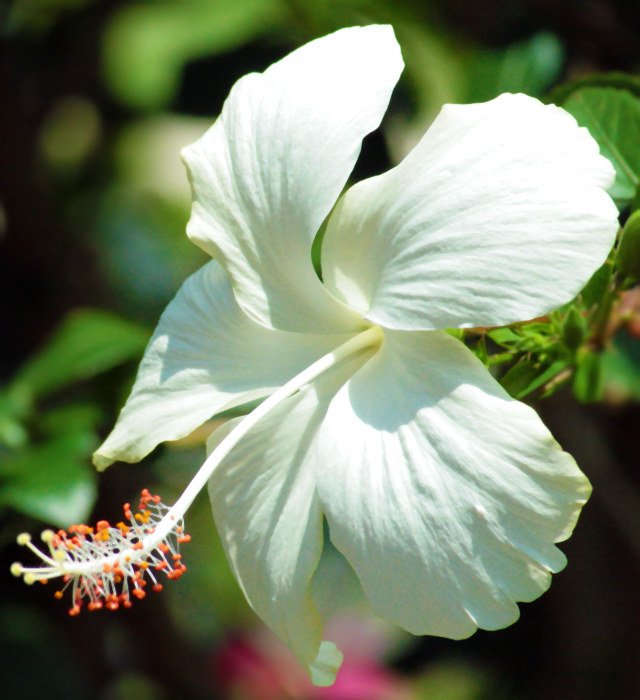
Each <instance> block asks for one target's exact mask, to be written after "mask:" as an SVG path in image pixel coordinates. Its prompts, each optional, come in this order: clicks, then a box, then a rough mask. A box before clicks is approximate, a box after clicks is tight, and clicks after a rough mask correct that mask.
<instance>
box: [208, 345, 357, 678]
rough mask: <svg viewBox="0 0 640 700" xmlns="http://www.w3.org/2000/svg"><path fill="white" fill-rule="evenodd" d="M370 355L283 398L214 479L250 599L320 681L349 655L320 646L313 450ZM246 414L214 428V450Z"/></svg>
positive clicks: (228, 544) (224, 528)
mask: <svg viewBox="0 0 640 700" xmlns="http://www.w3.org/2000/svg"><path fill="white" fill-rule="evenodd" d="M366 357H368V355H367V354H365V355H363V356H361V357H359V358H356V359H355V360H351V361H350V362H348V363H347V364H346V365H342V366H339V367H336V368H334V369H333V370H331V371H330V372H329V373H328V374H326V375H323V376H322V377H321V378H320V379H318V380H316V381H315V382H314V383H313V384H312V385H310V386H307V387H306V388H305V389H303V390H301V391H299V392H298V393H297V394H295V395H294V396H292V397H291V398H289V399H287V400H286V401H285V402H284V403H282V404H280V405H279V406H278V407H277V408H276V409H274V410H273V411H272V412H271V413H269V414H268V415H267V416H266V417H265V418H263V419H262V420H261V421H260V422H259V423H258V424H257V425H256V426H255V427H254V428H252V429H251V430H250V432H249V433H248V434H247V435H246V436H245V437H244V438H243V439H242V440H241V441H240V442H239V443H238V445H237V446H236V447H235V448H234V449H233V450H232V451H231V452H230V453H229V455H228V456H227V457H226V458H225V459H224V460H223V461H222V462H221V464H220V465H219V466H218V467H217V468H216V470H215V471H214V473H213V475H212V477H211V478H210V480H209V496H210V498H211V505H212V508H213V516H214V519H215V521H216V525H217V527H218V532H219V533H220V537H221V539H222V543H223V545H224V548H225V551H226V553H227V557H228V559H229V563H230V564H231V568H232V569H233V572H234V574H235V576H236V578H237V579H238V583H239V584H240V586H241V588H242V590H243V592H244V594H245V595H246V597H247V600H248V601H249V603H250V604H251V606H252V607H253V609H254V610H255V611H256V613H257V614H258V615H260V617H261V618H262V619H263V620H264V621H265V622H266V623H267V624H268V625H269V627H271V629H272V630H273V631H274V632H275V633H276V634H277V635H278V636H279V637H280V639H282V641H283V642H284V643H285V644H287V646H289V647H290V648H291V649H292V650H293V652H294V653H295V654H296V656H297V657H298V659H299V660H300V662H301V663H302V665H303V666H304V667H305V668H307V670H308V672H309V674H310V675H311V676H312V679H313V680H314V682H315V683H316V684H318V685H331V683H333V680H334V678H335V673H336V672H337V670H338V667H339V662H340V661H341V658H342V657H341V655H340V654H339V652H337V650H335V647H333V646H332V645H331V644H329V643H325V645H324V646H323V647H322V648H321V647H320V642H321V639H322V623H321V619H320V616H319V614H318V612H317V610H316V608H315V605H314V604H313V602H312V598H311V590H310V581H311V577H312V576H313V573H314V571H315V569H316V567H317V565H318V562H319V560H320V554H321V552H322V539H323V537H322V510H321V508H320V501H319V499H318V495H317V492H316V477H315V463H314V458H315V450H314V449H313V447H314V443H315V437H316V433H317V430H318V427H319V425H320V423H321V422H322V419H323V417H324V415H325V413H326V410H327V407H328V405H329V402H330V401H331V399H332V397H333V396H335V394H336V392H337V391H338V389H339V388H340V387H341V386H342V385H343V384H344V382H345V381H346V380H347V379H348V378H349V376H351V374H352V373H353V372H354V371H356V370H357V369H358V368H359V367H360V366H361V365H362V363H363V361H364V360H365V359H366ZM238 420H239V419H238ZM238 420H236V421H235V423H234V422H230V423H229V424H225V425H224V426H222V427H221V428H219V429H218V430H216V431H215V432H214V433H213V435H212V436H211V437H210V438H209V442H208V444H207V449H208V450H209V451H212V450H213V449H214V447H215V446H216V445H217V444H219V442H220V441H221V440H222V439H223V438H224V437H225V436H226V435H227V434H228V433H229V432H230V431H231V430H232V429H233V427H235V425H236V424H237V422H238Z"/></svg>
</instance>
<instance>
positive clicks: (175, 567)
mask: <svg viewBox="0 0 640 700" xmlns="http://www.w3.org/2000/svg"><path fill="white" fill-rule="evenodd" d="M173 568H174V569H181V568H182V564H181V563H180V562H179V561H177V562H176V563H175V564H174V565H173Z"/></svg>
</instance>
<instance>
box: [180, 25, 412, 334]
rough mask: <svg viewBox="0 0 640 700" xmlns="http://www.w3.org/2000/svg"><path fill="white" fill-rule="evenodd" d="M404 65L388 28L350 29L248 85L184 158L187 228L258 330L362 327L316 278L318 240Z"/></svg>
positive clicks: (238, 88) (245, 81) (237, 89)
mask: <svg viewBox="0 0 640 700" xmlns="http://www.w3.org/2000/svg"><path fill="white" fill-rule="evenodd" d="M402 68H403V63H402V58H401V55H400V48H399V46H398V43H397V42H396V40H395V37H394V34H393V30H392V29H391V27H384V26H370V27H354V28H350V29H343V30H341V31H339V32H336V33H335V34H331V35H330V36H327V37H324V38H323V39H318V40H316V41H312V42H311V43H309V44H306V45H305V46H303V47H302V48H300V49H298V50H297V51H294V52H293V53H292V54H290V55H289V56H287V57H286V58H284V59H283V60H282V61H279V62H278V63H276V64H274V65H273V66H271V67H270V68H269V69H268V70H267V71H265V72H264V73H263V74H255V73H252V74H250V75H247V76H245V77H244V78H242V79H241V80H240V81H239V82H238V83H236V85H235V86H234V88H233V90H232V91H231V94H230V96H229V98H228V99H227V101H226V103H225V106H224V109H223V112H222V114H221V116H220V118H219V119H218V120H217V121H216V123H215V124H214V125H213V127H212V128H211V129H210V130H209V131H208V132H207V133H206V134H205V136H204V137H203V138H202V139H200V140H199V141H198V142H196V143H195V144H193V145H192V146H190V147H188V148H186V149H185V150H184V151H183V158H184V160H185V162H186V164H187V167H188V169H189V175H190V179H191V185H192V189H193V197H194V203H193V211H192V216H191V221H190V222H189V225H188V228H187V233H188V234H189V237H190V238H191V239H192V240H193V241H194V242H196V243H197V244H198V245H199V246H201V247H202V248H203V249H204V250H205V251H207V252H208V253H209V254H210V255H212V256H214V257H215V258H217V259H218V260H219V261H220V262H221V263H222V264H223V265H224V267H225V268H226V269H227V271H228V272H229V274H230V275H231V278H232V280H233V288H234V291H235V294H236V296H237V298H238V300H239V301H240V304H241V305H242V307H243V308H244V309H245V310H246V311H247V313H249V314H250V315H251V316H252V317H253V318H255V319H257V320H258V321H260V322H261V323H263V324H265V325H267V326H272V327H275V328H280V329H283V330H289V331H299V332H313V333H334V332H339V331H341V330H351V329H355V328H358V327H359V326H360V319H359V317H358V316H357V315H355V314H353V313H352V312H350V311H349V309H347V308H345V307H344V306H343V305H342V304H341V303H339V302H338V301H336V300H335V299H334V298H333V297H332V296H331V295H330V294H328V292H327V291H326V289H325V288H324V287H323V285H322V284H321V282H320V280H319V279H318V277H317V275H316V274H315V272H314V270H313V266H312V264H311V243H312V241H313V238H314V236H315V234H316V232H317V231H318V229H319V227H320V225H321V224H322V222H323V221H324V219H325V218H326V216H327V215H328V214H329V212H330V211H331V208H332V207H333V206H334V204H335V202H336V200H337V198H338V196H339V195H340V192H341V191H342V188H343V187H344V185H345V183H346V181H347V178H348V177H349V174H350V173H351V170H352V169H353V166H354V164H355V162H356V159H357V157H358V154H359V152H360V146H361V141H362V138H363V137H364V136H365V135H366V134H368V133H369V132H370V131H373V130H374V129H375V128H376V127H377V126H378V125H379V124H380V120H381V119H382V116H383V114H384V112H385V110H386V108H387V105H388V103H389V98H390V96H391V91H392V89H393V87H394V85H395V84H396V82H397V80H398V77H399V75H400V73H401V71H402Z"/></svg>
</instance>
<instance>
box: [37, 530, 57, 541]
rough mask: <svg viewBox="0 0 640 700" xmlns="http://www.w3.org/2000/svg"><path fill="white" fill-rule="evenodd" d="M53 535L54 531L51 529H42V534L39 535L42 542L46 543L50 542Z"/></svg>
mask: <svg viewBox="0 0 640 700" xmlns="http://www.w3.org/2000/svg"><path fill="white" fill-rule="evenodd" d="M55 536H56V533H55V532H54V531H53V530H43V531H42V534H41V535H40V539H41V540H42V541H43V542H46V543H47V544H49V542H51V540H53V538H54V537H55Z"/></svg>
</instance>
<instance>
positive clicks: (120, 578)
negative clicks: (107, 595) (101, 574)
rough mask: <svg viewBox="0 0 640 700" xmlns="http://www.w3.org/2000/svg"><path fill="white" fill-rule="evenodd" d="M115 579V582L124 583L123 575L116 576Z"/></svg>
mask: <svg viewBox="0 0 640 700" xmlns="http://www.w3.org/2000/svg"><path fill="white" fill-rule="evenodd" d="M113 581H114V583H122V576H117V575H116V576H114V577H113Z"/></svg>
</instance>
